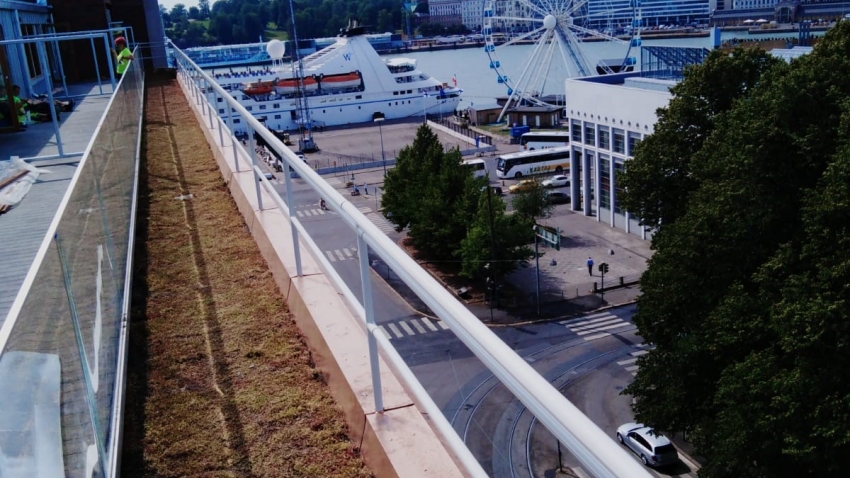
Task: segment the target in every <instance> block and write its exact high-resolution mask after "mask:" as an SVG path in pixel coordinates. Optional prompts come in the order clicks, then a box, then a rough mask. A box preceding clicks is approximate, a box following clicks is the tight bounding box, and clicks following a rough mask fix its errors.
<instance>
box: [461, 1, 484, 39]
mask: <svg viewBox="0 0 850 478" xmlns="http://www.w3.org/2000/svg"><path fill="white" fill-rule="evenodd" d="M483 12H484V0H461V3H460V16H461V21H462V22H463V25H464V26H465V27H466V28H468V29H469V30H470V31H473V32H476V33H477V32H480V31H481V28H482V27H483V26H484V15H483Z"/></svg>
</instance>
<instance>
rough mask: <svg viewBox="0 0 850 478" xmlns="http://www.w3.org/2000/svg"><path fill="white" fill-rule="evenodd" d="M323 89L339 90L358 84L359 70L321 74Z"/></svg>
mask: <svg viewBox="0 0 850 478" xmlns="http://www.w3.org/2000/svg"><path fill="white" fill-rule="evenodd" d="M320 83H321V85H322V89H323V90H341V89H345V88H356V87H358V86H360V72H359V71H353V72H351V73H342V74H338V75H327V76H323V77H322V78H321V81H320Z"/></svg>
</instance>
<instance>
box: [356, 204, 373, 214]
mask: <svg viewBox="0 0 850 478" xmlns="http://www.w3.org/2000/svg"><path fill="white" fill-rule="evenodd" d="M357 210H358V211H360V212H362V213H363V214H366V213H367V212H372V208H371V207H369V206H360V207H358V208H357Z"/></svg>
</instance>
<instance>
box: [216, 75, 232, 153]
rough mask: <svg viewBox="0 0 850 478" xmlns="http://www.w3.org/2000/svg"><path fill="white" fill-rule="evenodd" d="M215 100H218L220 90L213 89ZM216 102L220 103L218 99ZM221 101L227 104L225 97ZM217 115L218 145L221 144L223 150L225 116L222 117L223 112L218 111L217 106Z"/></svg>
mask: <svg viewBox="0 0 850 478" xmlns="http://www.w3.org/2000/svg"><path fill="white" fill-rule="evenodd" d="M213 100H218V92H216V91H215V90H213ZM216 103H218V101H216ZM221 103H222V104H223V105H224V106H227V102H225V101H224V99H222V100H221ZM215 117H216V118H218V121H217V123H218V145H219V146H221V148H222V150H224V118H222V117H221V114H220V113H219V112H218V107H216V110H215ZM234 147H235V145H234Z"/></svg>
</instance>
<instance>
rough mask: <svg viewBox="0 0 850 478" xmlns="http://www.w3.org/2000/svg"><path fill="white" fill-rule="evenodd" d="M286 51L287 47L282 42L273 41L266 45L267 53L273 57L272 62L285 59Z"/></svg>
mask: <svg viewBox="0 0 850 478" xmlns="http://www.w3.org/2000/svg"><path fill="white" fill-rule="evenodd" d="M284 51H286V45H285V44H284V43H283V42H282V41H280V40H271V41H270V42H268V44H266V52H267V53H268V54H269V56H270V57H272V60H280V59H281V58H283V53H284Z"/></svg>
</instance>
